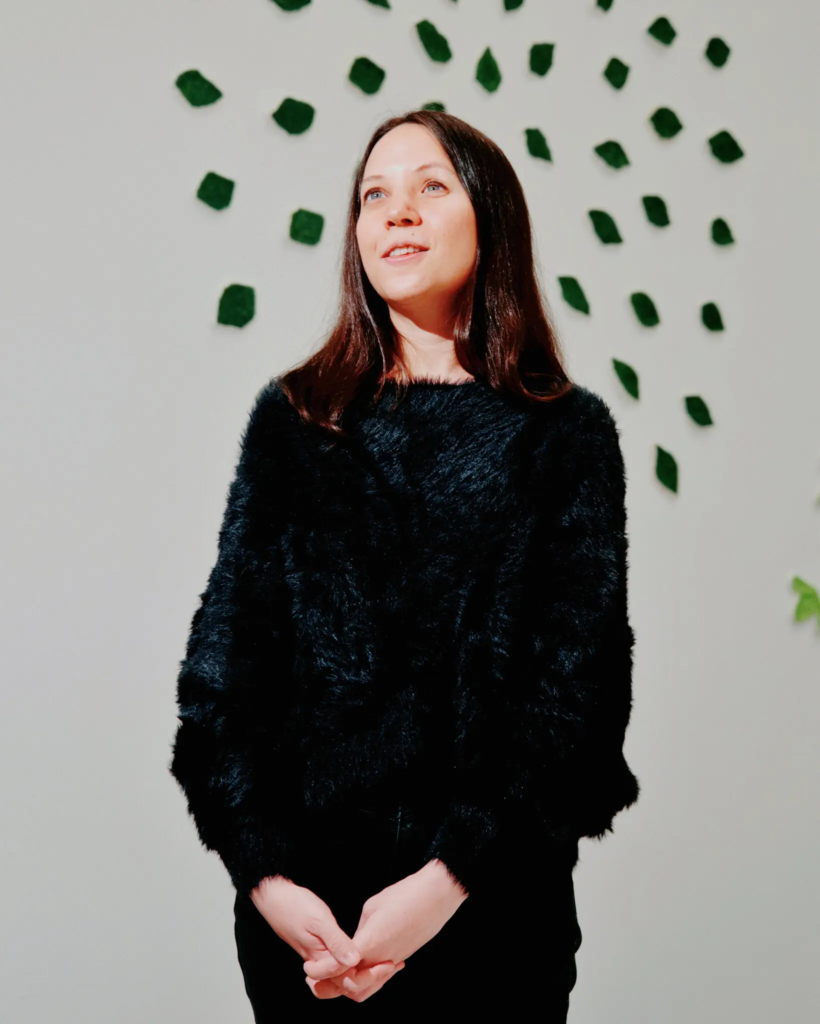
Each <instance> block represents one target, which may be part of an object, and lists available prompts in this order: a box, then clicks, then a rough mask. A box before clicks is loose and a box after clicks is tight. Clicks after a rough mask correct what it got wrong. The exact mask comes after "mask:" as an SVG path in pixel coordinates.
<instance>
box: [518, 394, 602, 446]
mask: <svg viewBox="0 0 820 1024" xmlns="http://www.w3.org/2000/svg"><path fill="white" fill-rule="evenodd" d="M533 419H534V421H535V425H534V429H535V430H536V433H537V434H538V435H539V437H540V439H541V441H542V442H543V443H545V444H549V445H550V446H551V447H553V446H555V445H556V444H557V445H558V446H559V447H561V448H564V447H566V448H567V449H572V450H576V451H577V450H578V449H580V448H584V447H587V446H588V445H589V444H595V443H596V441H602V440H607V439H608V440H609V441H610V442H612V441H613V440H614V441H615V442H617V441H618V438H619V436H620V431H619V429H618V425H617V423H616V421H615V417H614V415H613V413H612V410H611V408H610V407H609V405H608V404H607V402H606V401H605V400H604V399H603V398H602V397H601V396H600V395H599V394H598V393H597V392H595V391H592V390H591V389H590V388H586V387H583V386H582V385H581V384H573V386H572V388H571V389H570V390H569V391H568V392H567V393H566V394H565V395H562V396H561V398H557V399H554V400H553V401H551V402H545V403H540V404H539V405H538V406H537V407H535V408H534V410H533Z"/></svg>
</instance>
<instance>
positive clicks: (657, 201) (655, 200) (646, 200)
mask: <svg viewBox="0 0 820 1024" xmlns="http://www.w3.org/2000/svg"><path fill="white" fill-rule="evenodd" d="M641 202H642V203H643V208H644V210H646V219H647V220H648V221H649V223H650V224H654V225H655V227H658V228H665V227H668V226H669V223H670V220H669V211H668V210H667V208H666V203H665V202H664V201H663V199H661V197H660V196H643V197H642V199H641Z"/></svg>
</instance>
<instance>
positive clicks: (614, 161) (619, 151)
mask: <svg viewBox="0 0 820 1024" xmlns="http://www.w3.org/2000/svg"><path fill="white" fill-rule="evenodd" d="M595 152H596V153H597V154H598V156H599V157H600V158H601V159H602V160H603V161H604V163H607V164H609V166H610V167H615V168H618V167H626V166H627V165H628V164H629V159H628V157H627V155H626V153H625V152H624V149H623V146H622V145H621V144H620V142H615V141H614V139H609V140H608V141H607V142H602V143H601V144H600V145H599V146H596V147H595Z"/></svg>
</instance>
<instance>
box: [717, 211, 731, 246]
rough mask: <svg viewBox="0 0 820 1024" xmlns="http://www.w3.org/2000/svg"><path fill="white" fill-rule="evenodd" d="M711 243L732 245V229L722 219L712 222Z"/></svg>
mask: <svg viewBox="0 0 820 1024" xmlns="http://www.w3.org/2000/svg"><path fill="white" fill-rule="evenodd" d="M712 241H713V242H714V243H715V245H733V244H734V237H733V235H732V229H731V228H730V227H729V225H728V224H727V223H726V221H725V220H724V219H723V218H722V217H716V218H715V220H713V221H712Z"/></svg>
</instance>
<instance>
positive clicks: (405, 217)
mask: <svg viewBox="0 0 820 1024" xmlns="http://www.w3.org/2000/svg"><path fill="white" fill-rule="evenodd" d="M420 222H421V216H420V214H419V211H418V210H417V209H416V208H415V206H413V204H412V203H410V202H409V200H407V199H398V198H397V199H396V201H395V203H394V204H393V205H392V206H391V207H390V209H389V211H388V213H387V226H388V227H391V226H394V225H396V224H419V223H420Z"/></svg>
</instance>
